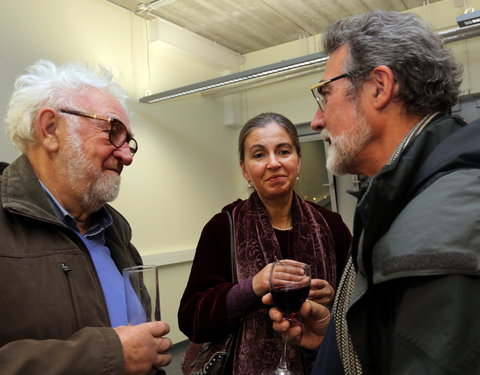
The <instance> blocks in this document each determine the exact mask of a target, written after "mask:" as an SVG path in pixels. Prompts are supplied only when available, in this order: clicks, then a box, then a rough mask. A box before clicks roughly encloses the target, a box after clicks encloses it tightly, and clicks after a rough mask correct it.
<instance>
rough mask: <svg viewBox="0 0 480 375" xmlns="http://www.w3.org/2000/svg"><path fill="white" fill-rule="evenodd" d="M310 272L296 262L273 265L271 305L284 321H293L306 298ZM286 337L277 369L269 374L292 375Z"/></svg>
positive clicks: (308, 268) (307, 267)
mask: <svg viewBox="0 0 480 375" xmlns="http://www.w3.org/2000/svg"><path fill="white" fill-rule="evenodd" d="M311 279H312V272H311V269H310V266H309V265H307V264H305V263H301V262H296V261H287V260H282V261H278V262H275V263H273V267H272V270H271V272H270V292H271V293H272V298H273V303H274V305H275V306H276V307H278V308H279V309H280V310H281V311H282V313H283V316H284V319H288V320H290V319H293V318H294V317H295V315H296V314H297V313H298V311H299V310H300V307H301V306H302V303H303V302H304V301H305V300H306V298H307V297H308V292H309V291H310V282H311ZM287 345H288V343H287V336H286V335H285V337H284V342H283V350H282V355H281V357H280V361H279V363H278V365H277V368H276V369H274V370H272V371H271V372H270V373H271V374H275V375H294V374H295V373H294V371H293V370H290V369H289V368H288V366H287V359H286V355H287Z"/></svg>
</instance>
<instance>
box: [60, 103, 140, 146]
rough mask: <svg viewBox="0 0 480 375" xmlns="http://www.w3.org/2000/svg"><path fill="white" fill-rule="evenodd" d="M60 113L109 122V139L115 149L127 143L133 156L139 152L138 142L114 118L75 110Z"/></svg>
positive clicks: (64, 110)
mask: <svg viewBox="0 0 480 375" xmlns="http://www.w3.org/2000/svg"><path fill="white" fill-rule="evenodd" d="M60 112H62V113H66V114H69V115H74V116H80V117H86V118H91V119H94V120H99V121H105V122H108V123H109V124H110V131H109V133H108V137H109V139H110V143H111V144H112V145H114V146H115V147H122V146H123V145H124V144H125V143H128V147H129V148H130V152H131V153H132V154H135V153H136V152H137V151H138V144H137V141H136V140H135V138H133V137H132V136H131V135H130V134H128V130H127V127H126V126H125V124H124V123H123V122H121V121H120V120H117V119H116V118H112V117H103V116H98V115H93V114H91V113H86V112H82V111H77V110H75V109H60Z"/></svg>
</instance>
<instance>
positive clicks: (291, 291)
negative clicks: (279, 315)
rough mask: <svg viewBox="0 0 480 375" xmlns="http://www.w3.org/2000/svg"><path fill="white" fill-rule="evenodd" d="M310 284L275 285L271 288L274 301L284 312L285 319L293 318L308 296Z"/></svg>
mask: <svg viewBox="0 0 480 375" xmlns="http://www.w3.org/2000/svg"><path fill="white" fill-rule="evenodd" d="M309 291H310V285H305V286H301V287H300V288H297V287H295V286H293V287H274V288H272V290H271V293H272V297H273V303H274V304H275V306H277V307H278V308H279V309H280V310H282V312H283V316H284V317H285V319H292V318H293V317H294V316H295V315H296V313H297V311H298V310H300V307H301V306H302V303H303V302H305V300H306V299H307V297H308V292H309Z"/></svg>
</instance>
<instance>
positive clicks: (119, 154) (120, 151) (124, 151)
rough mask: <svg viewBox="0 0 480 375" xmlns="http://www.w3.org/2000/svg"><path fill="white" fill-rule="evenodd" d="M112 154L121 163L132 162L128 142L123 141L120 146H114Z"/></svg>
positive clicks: (128, 163)
mask: <svg viewBox="0 0 480 375" xmlns="http://www.w3.org/2000/svg"><path fill="white" fill-rule="evenodd" d="M113 156H115V157H116V158H117V159H120V160H121V161H122V164H123V165H130V164H132V162H133V154H132V152H131V151H130V147H129V146H128V142H125V143H124V144H123V145H122V146H120V147H117V148H115V150H114V151H113Z"/></svg>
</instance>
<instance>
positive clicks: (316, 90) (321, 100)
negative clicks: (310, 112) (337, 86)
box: [310, 73, 350, 111]
mask: <svg viewBox="0 0 480 375" xmlns="http://www.w3.org/2000/svg"><path fill="white" fill-rule="evenodd" d="M349 76H350V75H349V74H347V73H344V74H341V75H339V76H337V77H334V78H331V79H327V80H326V81H320V82H318V83H316V84H315V85H313V86H311V87H310V91H312V94H313V97H314V98H315V100H316V101H317V103H318V106H319V107H320V109H321V110H322V111H324V110H325V93H324V92H323V88H324V87H325V86H326V85H328V84H329V83H331V82H333V81H336V80H337V79H340V78H345V77H349Z"/></svg>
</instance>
